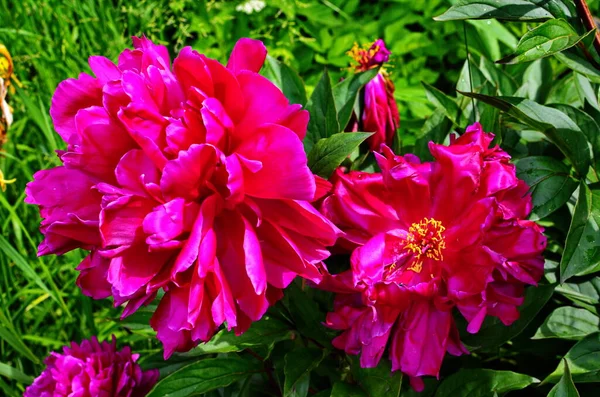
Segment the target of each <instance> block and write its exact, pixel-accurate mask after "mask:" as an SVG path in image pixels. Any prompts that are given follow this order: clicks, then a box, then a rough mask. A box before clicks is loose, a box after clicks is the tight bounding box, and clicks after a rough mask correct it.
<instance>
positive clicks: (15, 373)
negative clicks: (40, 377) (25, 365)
mask: <svg viewBox="0 0 600 397" xmlns="http://www.w3.org/2000/svg"><path fill="white" fill-rule="evenodd" d="M0 375H2V376H6V377H7V378H8V379H12V380H16V381H17V382H21V383H24V384H26V385H28V384H30V383H31V382H33V378H32V377H31V376H29V375H25V374H24V373H23V372H22V371H20V370H18V369H16V368H14V367H11V366H10V365H8V364H4V363H2V362H0Z"/></svg>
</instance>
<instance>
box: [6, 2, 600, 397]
mask: <svg viewBox="0 0 600 397" xmlns="http://www.w3.org/2000/svg"><path fill="white" fill-rule="evenodd" d="M242 3H244V2H243V1H228V2H223V1H199V0H176V1H166V0H164V1H160V0H138V1H135V2H133V1H122V0H112V1H100V0H81V1H75V0H72V1H59V0H46V1H39V0H19V1H15V0H0V21H2V24H1V25H0V43H1V44H4V45H5V46H6V47H7V48H8V49H9V51H10V52H11V54H12V56H13V61H14V63H15V74H16V77H17V78H18V79H19V81H20V82H21V83H22V85H21V86H20V87H18V86H17V84H13V86H14V87H16V91H15V92H13V93H11V94H9V98H8V101H9V103H10V104H11V106H12V107H13V108H14V118H15V122H14V124H13V126H12V128H11V129H10V130H9V141H8V143H7V144H6V145H5V146H4V148H3V149H4V151H3V152H0V170H2V171H3V172H4V174H5V176H6V178H7V179H10V178H16V179H17V181H16V183H14V184H11V185H9V186H8V189H7V191H6V192H4V193H2V192H0V394H3V395H6V396H19V395H22V392H23V390H24V387H25V385H26V384H28V382H29V381H30V380H31V379H32V378H33V377H35V376H37V374H39V372H40V371H41V369H42V368H43V364H42V360H43V358H44V357H45V356H46V355H47V354H48V352H49V351H51V350H55V349H58V348H60V347H61V346H62V345H64V344H66V343H68V342H69V341H71V340H76V341H79V340H81V339H82V338H88V337H90V336H91V335H98V337H99V338H100V339H106V338H108V337H110V335H111V334H116V335H117V337H118V338H119V340H120V341H121V342H124V343H131V344H133V345H134V348H135V349H136V350H137V351H138V352H140V353H148V352H155V353H156V352H160V347H159V346H158V344H157V343H156V342H155V341H154V340H153V338H148V333H149V332H150V331H148V329H147V327H142V326H139V325H136V322H137V321H139V322H140V323H147V319H148V317H149V313H147V312H146V313H145V312H140V313H139V314H137V315H136V316H137V319H135V318H134V319H133V320H130V321H128V322H118V321H117V319H118V316H119V310H118V309H114V308H112V304H111V301H110V300H104V301H92V300H91V299H89V298H87V297H85V296H83V295H82V294H81V293H80V291H79V290H78V289H77V288H76V286H75V279H76V276H77V274H76V272H75V270H74V268H75V266H76V265H77V264H78V263H79V261H80V260H81V258H82V257H83V255H85V253H83V252H72V253H69V254H67V255H65V256H63V257H56V256H49V257H44V258H37V256H36V247H37V244H38V243H39V241H40V239H41V235H40V234H39V232H38V230H37V228H38V225H39V216H38V213H37V208H36V207H33V206H29V205H25V204H24V203H23V199H24V187H25V184H26V183H27V182H28V181H30V180H31V179H32V175H33V173H35V171H37V170H39V169H42V168H49V167H53V166H56V165H58V164H59V162H58V159H57V157H56V156H55V154H54V151H55V150H56V149H60V148H63V143H62V142H61V141H60V139H59V137H58V136H57V135H56V134H55V132H54V130H53V127H52V122H51V120H50V118H49V115H48V108H49V104H50V99H51V97H52V93H53V91H54V89H55V88H56V85H57V84H58V83H59V82H60V81H62V80H64V79H66V78H68V77H75V76H77V75H78V74H79V73H80V72H85V71H89V68H88V66H87V58H88V57H89V56H90V55H94V54H102V55H105V56H108V57H109V58H111V59H113V60H114V59H116V57H117V55H118V54H119V52H120V51H121V50H122V49H123V48H125V47H127V46H129V45H130V40H129V37H130V36H131V35H141V34H146V35H147V36H149V37H150V38H152V39H153V40H155V41H156V42H159V43H162V44H165V45H167V46H168V47H169V50H170V51H171V52H172V53H173V54H174V53H175V52H176V51H178V50H179V49H181V48H182V47H183V46H185V45H191V46H193V47H194V48H196V49H197V50H199V51H201V52H204V53H207V54H208V55H209V56H212V57H215V58H217V59H219V60H222V61H225V60H226V57H227V54H228V53H229V51H230V50H231V48H232V46H233V44H234V43H235V40H236V39H237V38H239V37H242V36H249V37H253V38H259V39H262V40H264V41H265V43H266V44H267V47H268V48H269V52H270V54H271V55H273V56H276V57H278V58H280V59H282V60H284V61H286V62H288V63H289V64H291V65H292V66H294V67H295V68H296V69H297V70H298V71H299V73H300V75H301V76H302V77H303V78H304V79H305V82H306V84H307V85H308V88H309V90H310V88H311V86H313V85H314V84H315V83H316V80H317V79H318V77H319V74H320V73H321V71H322V70H323V68H324V67H327V68H328V69H329V70H330V72H331V73H332V75H333V76H334V78H335V79H337V78H339V76H341V75H342V74H343V73H345V72H346V70H345V68H346V67H347V66H348V61H349V59H348V57H347V56H346V55H345V52H346V51H347V50H348V49H350V47H351V46H352V44H353V43H354V42H355V41H357V42H359V43H367V42H370V41H373V40H374V39H375V38H377V37H382V38H384V39H385V40H386V42H387V43H388V46H389V48H390V49H391V50H392V52H393V59H392V62H393V63H394V64H395V67H394V68H392V69H390V71H391V75H392V79H393V80H394V82H395V84H396V87H397V91H396V96H397V99H398V101H399V105H400V111H401V117H402V124H401V128H402V130H401V134H402V135H403V137H404V138H405V139H407V140H409V141H410V137H411V136H414V134H415V133H417V132H418V131H419V129H420V128H421V126H422V125H423V122H424V120H425V119H426V118H427V117H428V116H429V115H430V114H431V112H432V110H433V107H431V106H430V105H429V104H427V100H426V97H425V92H424V90H423V89H422V87H421V85H420V82H421V81H425V82H428V83H430V84H433V85H436V86H437V87H439V88H441V89H443V90H444V91H446V92H450V91H451V90H452V89H453V87H454V84H455V83H456V81H457V79H458V76H459V73H460V70H461V68H462V66H463V63H464V60H465V57H466V51H465V41H464V33H465V31H464V30H463V29H466V36H467V37H468V43H469V46H470V51H471V52H473V53H476V54H477V53H478V54H484V55H486V56H487V57H489V58H490V59H498V58H500V55H501V54H506V53H508V52H509V51H510V48H511V47H514V45H515V44H516V42H517V39H516V37H518V36H519V34H520V33H521V32H523V31H524V29H526V28H527V27H526V26H524V25H521V24H515V25H512V26H510V27H509V29H511V30H508V29H507V28H506V27H503V26H502V25H500V24H496V23H492V22H490V23H488V22H487V21H486V22H482V23H467V24H464V25H463V24H462V23H436V22H434V21H433V20H432V17H433V16H435V15H438V14H441V13H442V12H443V11H444V10H445V9H446V8H447V7H448V6H449V5H450V4H451V3H453V1H450V0H428V1H414V0H398V1H380V2H373V3H376V4H365V3H366V2H362V4H361V2H359V0H350V1H341V0H320V1H319V0H310V1H309V0H303V1H294V0H273V1H268V5H267V7H266V8H264V9H263V10H261V11H260V12H255V13H252V14H250V15H249V14H246V13H244V12H242V11H238V10H236V8H237V7H238V6H239V5H241V4H242ZM598 3H599V1H591V2H590V5H591V6H592V8H593V9H595V10H596V11H598V10H599V6H598Z"/></svg>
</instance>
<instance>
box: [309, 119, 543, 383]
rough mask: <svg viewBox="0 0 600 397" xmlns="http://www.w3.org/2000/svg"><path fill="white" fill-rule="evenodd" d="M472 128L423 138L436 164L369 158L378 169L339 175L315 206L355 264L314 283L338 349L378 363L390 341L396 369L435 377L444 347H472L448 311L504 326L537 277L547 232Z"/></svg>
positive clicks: (504, 165) (366, 363)
mask: <svg viewBox="0 0 600 397" xmlns="http://www.w3.org/2000/svg"><path fill="white" fill-rule="evenodd" d="M492 139H493V135H492V134H487V133H485V132H483V131H482V129H481V126H480V125H479V124H475V125H473V126H471V127H469V128H468V129H467V132H466V133H465V134H464V135H463V136H461V137H460V138H458V139H453V140H452V143H451V144H450V146H443V145H437V144H433V143H430V145H429V148H430V151H431V153H432V155H433V157H434V158H435V161H433V162H429V163H421V162H420V161H419V160H418V159H417V158H416V157H415V156H412V155H406V156H404V157H402V156H396V155H394V153H392V151H391V150H390V149H389V148H388V147H387V146H383V151H382V154H376V156H377V160H378V163H379V166H380V168H381V170H382V172H381V174H367V173H363V172H350V173H349V174H343V173H342V172H341V170H338V172H337V174H336V175H335V176H334V178H333V182H334V188H333V193H332V195H331V196H329V197H327V198H326V199H325V201H324V202H323V205H322V211H323V213H324V214H326V215H327V216H328V217H329V218H330V219H331V220H332V221H333V222H334V223H335V224H336V225H338V226H339V227H340V228H341V229H342V230H343V231H345V232H346V235H345V237H344V239H343V240H342V242H341V244H340V246H341V247H342V248H346V249H350V250H352V249H353V248H354V250H353V252H352V257H351V270H349V271H346V272H343V273H341V274H338V275H333V276H332V275H329V276H327V277H326V279H325V280H324V281H323V282H322V283H321V285H320V287H321V288H324V289H329V290H332V291H334V292H337V293H338V295H337V298H336V301H335V308H334V312H332V313H330V314H329V315H328V317H327V325H328V326H329V327H331V328H334V329H338V330H342V331H344V332H343V333H342V334H341V335H340V336H338V337H337V338H336V339H334V342H333V343H334V346H336V347H338V348H340V349H344V350H345V351H346V352H348V353H351V354H359V353H360V354H361V365H362V366H363V367H373V366H375V365H377V363H378V362H379V360H380V358H381V356H382V355H383V353H384V350H385V348H386V346H388V347H389V355H390V358H391V360H392V370H394V371H396V370H400V371H402V372H403V373H405V374H407V375H408V376H410V377H411V379H412V382H413V386H414V387H415V388H417V389H420V388H421V387H422V382H421V381H420V379H419V377H421V376H424V375H433V376H437V375H438V373H439V369H440V366H441V364H442V360H443V357H444V355H445V352H449V353H450V354H453V355H460V354H463V353H467V350H466V349H465V348H464V347H463V345H462V344H461V342H460V339H459V336H458V332H457V330H456V326H455V324H454V320H453V318H452V310H453V308H454V307H456V308H457V309H458V311H459V312H460V313H461V314H462V315H463V316H464V317H465V318H466V319H467V321H468V322H469V325H468V328H467V330H468V331H469V332H471V333H476V332H478V331H479V328H480V327H481V324H482V322H483V320H484V318H485V317H486V316H494V317H498V318H499V319H500V320H501V321H502V322H503V323H504V324H506V325H510V324H511V323H513V322H514V321H515V320H516V319H517V318H518V317H519V312H518V310H517V307H518V306H519V305H520V304H521V303H522V302H523V292H524V287H525V285H526V284H531V285H535V284H536V283H537V281H538V280H539V279H540V278H541V276H542V273H543V264H544V260H543V258H542V255H541V253H542V252H543V250H544V248H545V246H546V238H545V237H544V236H543V234H542V229H541V228H540V227H539V226H537V225H536V224H535V223H534V222H531V221H528V220H526V219H525V218H526V217H527V216H528V214H529V212H530V211H531V198H530V196H529V195H528V194H527V191H528V188H527V186H526V185H525V183H524V182H523V181H521V180H519V179H517V177H516V175H515V167H514V165H512V164H510V163H509V159H510V156H509V155H508V154H507V153H505V152H504V151H502V150H501V149H500V148H499V147H497V146H496V147H490V143H491V141H492Z"/></svg>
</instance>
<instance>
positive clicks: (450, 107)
mask: <svg viewBox="0 0 600 397" xmlns="http://www.w3.org/2000/svg"><path fill="white" fill-rule="evenodd" d="M421 84H422V85H423V87H424V88H425V92H426V93H427V98H428V99H429V100H430V101H431V103H433V104H434V105H435V106H436V107H437V108H439V109H442V110H443V111H444V114H445V115H446V116H447V117H448V118H449V119H450V120H452V121H453V122H454V123H455V124H458V125H461V120H460V118H461V114H462V110H461V109H460V107H459V106H458V104H457V103H456V102H455V101H454V99H452V98H450V97H449V96H448V95H446V94H444V93H443V92H442V91H440V90H438V89H437V88H435V87H433V86H432V85H429V84H427V83H425V82H421Z"/></svg>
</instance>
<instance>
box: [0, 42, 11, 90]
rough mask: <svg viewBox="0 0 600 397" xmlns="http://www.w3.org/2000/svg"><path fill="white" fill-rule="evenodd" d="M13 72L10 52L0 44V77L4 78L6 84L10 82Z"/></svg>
mask: <svg viewBox="0 0 600 397" xmlns="http://www.w3.org/2000/svg"><path fill="white" fill-rule="evenodd" d="M12 74H13V62H12V58H11V57H10V53H9V52H8V50H7V49H6V47H5V46H3V45H2V44H0V77H1V78H3V79H4V80H6V86H8V85H9V84H10V77H11V76H12Z"/></svg>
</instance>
